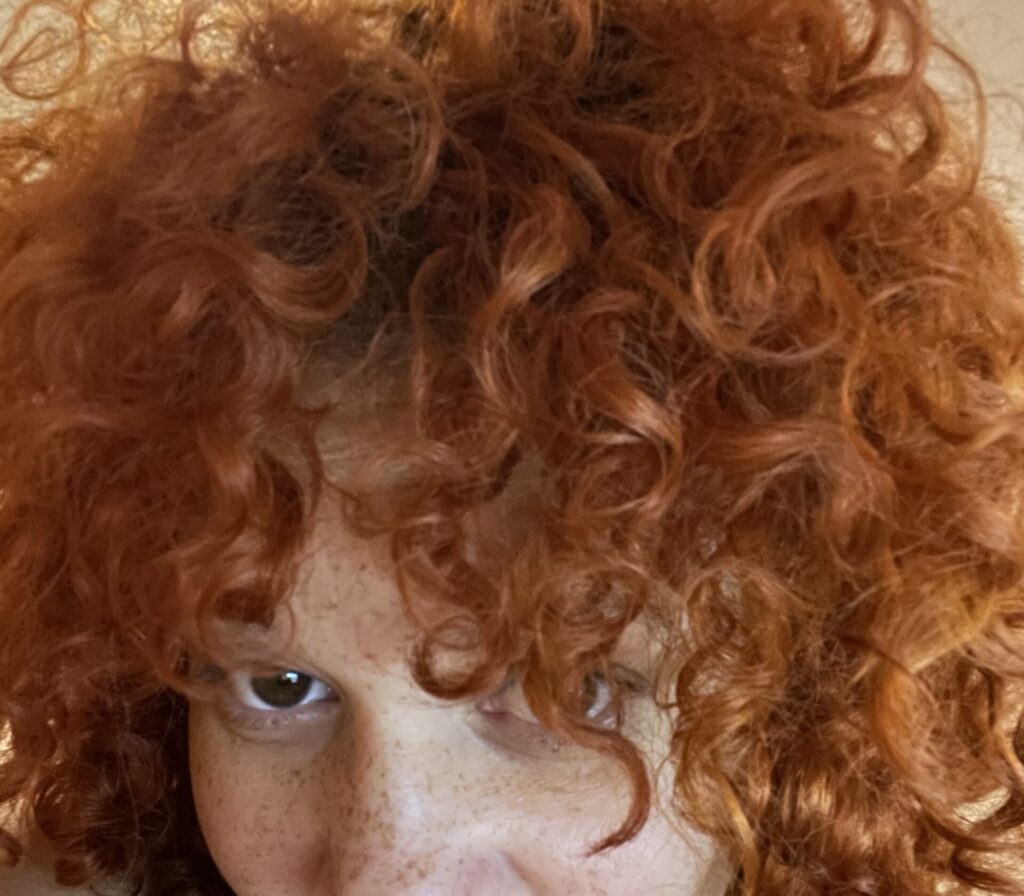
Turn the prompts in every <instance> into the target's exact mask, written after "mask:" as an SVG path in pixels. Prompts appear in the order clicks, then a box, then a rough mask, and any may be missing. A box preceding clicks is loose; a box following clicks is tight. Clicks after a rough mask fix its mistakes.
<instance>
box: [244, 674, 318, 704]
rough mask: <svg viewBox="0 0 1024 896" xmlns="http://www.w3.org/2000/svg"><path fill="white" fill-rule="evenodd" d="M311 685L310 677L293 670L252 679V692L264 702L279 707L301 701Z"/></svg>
mask: <svg viewBox="0 0 1024 896" xmlns="http://www.w3.org/2000/svg"><path fill="white" fill-rule="evenodd" d="M312 686H313V679H312V678H310V677H309V676H308V675H303V674H302V673H301V672H294V671H287V672H281V673H279V674H278V675H271V676H267V677H265V678H254V679H252V690H253V693H255V694H256V696H257V697H259V698H260V700H262V701H263V702H264V703H266V704H268V705H270V706H275V707H277V708H279V709H286V708H288V707H290V706H295V705H296V704H297V703H301V702H302V700H303V699H304V698H305V696H306V695H307V694H308V693H309V689H310V688H311V687H312Z"/></svg>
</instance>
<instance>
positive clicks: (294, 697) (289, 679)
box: [229, 669, 337, 712]
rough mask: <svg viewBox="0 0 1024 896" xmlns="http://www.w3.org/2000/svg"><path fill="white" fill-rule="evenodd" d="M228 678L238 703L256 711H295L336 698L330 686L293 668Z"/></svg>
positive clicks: (236, 673) (236, 675)
mask: <svg viewBox="0 0 1024 896" xmlns="http://www.w3.org/2000/svg"><path fill="white" fill-rule="evenodd" d="M229 679H230V682H231V687H232V690H233V691H234V692H235V696H236V697H237V698H238V700H239V701H240V702H241V703H242V704H243V705H244V706H246V707H247V708H248V709H251V710H256V711H258V712H274V711H281V710H289V709H297V708H298V707H300V706H307V705H309V704H313V703H325V702H328V701H332V700H335V699H337V697H336V694H335V693H334V690H333V689H332V688H331V686H330V685H328V684H326V683H325V682H323V681H321V680H320V679H319V678H314V677H313V676H312V675H307V674H306V673H305V672H300V671H299V670H297V669H279V670H274V671H271V672H270V673H268V674H266V675H253V674H252V673H251V672H249V671H244V670H243V671H237V672H233V673H231V674H230V676H229Z"/></svg>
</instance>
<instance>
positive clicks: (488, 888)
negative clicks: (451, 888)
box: [455, 848, 537, 896]
mask: <svg viewBox="0 0 1024 896" xmlns="http://www.w3.org/2000/svg"><path fill="white" fill-rule="evenodd" d="M456 861H457V873H456V877H455V879H456V882H457V884H458V888H459V889H458V890H457V891H456V892H457V893H458V896H470V894H472V896H537V891H536V890H534V888H533V887H531V886H530V884H529V883H528V882H527V880H526V879H525V878H524V877H523V875H522V874H521V873H520V872H519V870H518V869H517V868H516V866H515V863H514V862H513V861H512V859H511V857H510V856H509V854H508V853H507V852H505V850H503V849H493V848H492V849H484V850H476V851H474V852H471V853H470V852H467V853H465V854H464V855H461V856H459V858H458V859H457V860H456Z"/></svg>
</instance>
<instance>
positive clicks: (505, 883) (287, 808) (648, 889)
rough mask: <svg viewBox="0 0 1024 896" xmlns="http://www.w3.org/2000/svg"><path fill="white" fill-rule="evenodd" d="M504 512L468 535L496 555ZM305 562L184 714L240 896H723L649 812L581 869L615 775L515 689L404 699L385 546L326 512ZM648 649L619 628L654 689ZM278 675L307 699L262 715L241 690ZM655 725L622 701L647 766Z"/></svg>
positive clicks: (704, 847) (199, 799)
mask: <svg viewBox="0 0 1024 896" xmlns="http://www.w3.org/2000/svg"><path fill="white" fill-rule="evenodd" d="M349 439H350V441H351V433H350V436H349ZM513 491H514V490H513ZM509 500H510V499H507V498H503V499H502V500H501V503H500V504H498V505H495V506H492V507H490V508H486V509H485V511H484V512H483V516H482V517H481V519H480V520H479V525H481V526H483V527H484V531H485V532H486V531H488V527H489V530H490V531H492V532H493V533H494V534H495V535H497V534H498V533H501V535H502V537H503V538H504V539H505V541H504V543H505V544H508V542H509V541H510V540H512V541H514V538H510V536H512V535H513V530H515V529H516V525H517V524H516V514H515V513H514V512H510V511H509V506H510V505H509ZM494 543H495V546H496V549H497V540H495V542H494ZM307 561H308V565H307V566H306V567H305V574H304V575H303V577H302V578H303V581H302V582H301V583H300V585H299V587H297V589H296V591H295V593H294V596H293V600H292V604H291V608H292V611H293V619H294V623H295V627H294V629H292V630H291V633H290V636H289V634H287V632H286V629H285V628H282V627H281V626H278V627H277V628H275V629H272V630H271V632H270V633H268V634H257V635H255V636H253V633H252V632H251V631H250V630H244V631H243V630H239V632H238V639H239V640H238V643H240V644H245V648H244V650H245V655H246V657H247V658H251V660H249V659H247V660H246V661H245V662H242V663H240V664H239V667H238V668H237V669H235V670H226V671H227V672H228V674H227V676H226V677H225V678H224V679H223V680H222V681H221V683H220V684H219V685H218V691H217V693H218V697H217V699H216V700H213V701H211V702H205V701H204V702H195V703H193V705H192V706H191V711H190V725H189V727H190V750H191V767H192V777H193V789H194V794H195V799H196V805H197V810H198V814H199V819H200V823H201V826H202V829H203V833H204V835H205V837H206V840H207V843H208V845H209V848H210V850H211V853H212V855H213V857H214V860H215V861H216V863H217V865H218V867H219V868H220V869H221V872H222V874H223V875H224V877H225V878H226V879H227V881H228V883H229V884H230V885H231V886H232V888H233V889H234V890H235V892H236V893H237V894H238V896H341V894H345V896H364V894H373V896H380V894H382V893H387V894H391V896H470V894H473V896H487V894H494V896H499V894H500V896H555V894H560V896H561V894H565V893H574V894H580V896H584V894H593V896H599V894H608V896H611V894H614V896H653V894H657V893H662V892H663V893H666V894H668V893H671V894H675V896H680V894H700V896H718V894H721V893H724V891H725V886H726V877H727V869H726V868H725V867H724V865H723V864H722V863H719V862H718V861H716V860H714V859H713V851H712V849H711V846H710V843H709V841H708V840H707V839H706V838H704V837H702V836H699V835H697V834H696V833H695V832H693V831H689V830H686V829H683V828H682V827H681V826H680V825H679V824H678V822H676V821H674V820H673V819H672V817H671V815H670V814H668V813H667V812H664V811H662V810H661V809H660V808H655V810H654V811H653V812H652V814H651V817H650V819H649V821H648V822H647V824H646V826H645V827H644V828H643V830H642V831H641V833H640V834H639V836H637V837H636V838H635V839H633V840H632V841H630V842H628V843H627V844H625V845H623V846H621V847H618V848H616V849H614V850H611V851H610V852H606V853H604V854H600V855H598V856H594V857H590V858H587V857H586V856H585V853H586V851H587V849H588V847H590V846H592V845H593V844H595V843H596V842H597V841H598V840H599V839H600V838H601V837H602V836H603V835H605V834H607V833H609V832H610V831H611V830H613V829H614V828H615V827H617V825H618V824H619V822H620V821H621V820H622V818H623V817H624V812H625V810H626V808H627V805H628V796H627V794H628V790H627V788H626V783H625V778H624V775H623V774H622V772H621V771H620V769H619V767H618V766H617V765H615V764H614V763H612V762H611V761H610V760H607V759H604V758H602V757H598V756H596V755H595V754H593V753H592V752H589V751H586V750H584V749H582V748H579V747H575V746H572V745H569V744H559V743H558V742H557V741H555V740H554V739H553V738H552V737H551V736H550V735H548V734H547V733H546V732H545V731H544V730H543V729H542V728H540V726H538V725H537V724H536V721H535V720H534V719H533V716H532V714H531V713H530V710H529V707H528V705H527V704H526V702H525V700H524V698H523V697H522V693H521V691H520V690H519V689H518V687H516V686H512V687H510V688H507V689H505V690H504V691H502V692H500V693H494V694H492V695H491V696H490V697H489V698H484V699H482V700H475V701H467V702H464V703H450V702H443V701H439V700H435V699H433V698H431V697H429V696H428V695H426V694H424V693H423V692H422V691H421V690H420V689H419V688H417V687H416V685H415V684H414V682H413V681H412V678H411V676H410V674H409V672H408V664H407V658H408V652H409V648H410V645H411V644H412V643H413V640H414V632H413V630H412V628H411V626H410V625H409V623H408V622H407V621H406V619H405V617H404V616H403V613H402V609H401V606H400V602H399V596H398V590H397V587H396V585H395V583H394V579H393V575H392V568H391V565H390V558H389V555H388V552H387V546H386V543H385V541H383V540H380V539H378V540H370V541H368V540H361V539H359V538H357V537H355V536H354V535H353V534H351V533H350V532H349V531H348V530H347V528H346V527H345V526H344V525H343V524H342V522H341V520H340V518H339V514H338V511H337V509H336V508H333V507H332V505H331V503H330V502H329V501H325V502H324V503H323V505H322V511H321V512H320V513H319V515H318V519H317V521H316V529H315V547H314V549H313V550H312V551H311V552H310V554H309V556H308V558H307ZM648 634H649V633H647V632H645V631H644V629H643V626H642V624H640V623H637V624H635V625H634V627H633V628H632V629H631V630H630V631H627V633H626V636H625V637H624V638H623V641H622V644H621V645H620V649H619V650H618V651H617V652H616V654H615V655H614V659H615V660H616V662H617V663H620V664H621V665H622V667H624V668H629V669H632V670H634V671H637V672H640V673H641V674H642V675H647V674H651V673H653V670H652V669H650V662H651V657H650V656H649V655H648V650H649V648H648V647H647V645H649V644H650V643H651V639H650V638H649V637H648ZM279 669H293V670H298V671H301V672H303V673H305V674H307V675H310V676H313V677H315V678H316V679H318V680H320V681H322V682H323V685H320V684H319V683H317V684H315V685H314V689H313V691H311V693H310V695H308V696H307V697H306V698H305V699H306V701H307V702H306V703H304V704H302V705H299V706H297V707H295V708H289V709H274V708H272V707H269V706H268V705H267V704H266V702H265V701H261V700H260V698H259V695H258V694H257V693H255V692H254V691H253V690H252V676H256V677H259V676H266V675H268V674H273V673H274V672H275V671H277V670H279ZM598 703H600V700H598ZM257 707H258V708H257ZM664 722H665V720H664V719H662V718H659V716H658V711H657V710H656V708H655V707H654V704H653V701H652V699H651V697H650V696H649V695H642V694H641V695H635V696H634V697H633V698H631V699H630V701H629V704H628V707H627V720H626V723H625V727H624V730H625V731H627V732H628V733H631V734H633V735H634V736H635V738H636V741H637V742H638V744H642V745H643V746H644V747H645V749H646V752H647V755H648V757H649V758H650V759H651V761H652V762H657V760H658V759H659V758H661V757H662V756H663V755H664V748H665V744H666V743H667V728H666V726H665V724H664ZM668 774H670V772H669V771H668V770H667V767H666V769H665V770H663V774H662V775H661V776H660V778H659V786H660V788H661V790H662V796H663V797H664V796H665V794H666V793H667V780H666V775H668Z"/></svg>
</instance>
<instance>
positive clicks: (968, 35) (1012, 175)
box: [932, 0, 1024, 234]
mask: <svg viewBox="0 0 1024 896" xmlns="http://www.w3.org/2000/svg"><path fill="white" fill-rule="evenodd" d="M932 10H933V15H934V21H935V23H936V25H937V26H938V27H939V28H940V29H943V30H944V31H945V32H946V34H947V35H948V36H949V37H950V38H952V41H953V42H954V43H955V44H956V47H955V48H956V49H958V50H959V51H960V52H961V53H962V54H963V55H964V56H966V57H967V59H968V60H969V61H970V62H972V63H973V64H974V65H975V67H976V68H977V69H978V73H979V75H980V76H981V78H982V81H983V83H984V86H985V92H986V95H987V96H988V99H989V104H990V108H989V110H988V127H987V135H986V140H987V141H988V146H987V152H986V166H987V168H988V170H989V171H990V172H991V174H992V175H994V176H997V177H999V178H1001V179H1003V181H1002V184H1001V185H1002V186H1003V188H1004V189H1005V190H1006V192H1005V194H1004V195H1005V197H1006V200H1007V202H1008V203H1009V204H1010V206H1011V214H1012V215H1013V217H1014V219H1015V222H1016V223H1017V226H1018V230H1019V231H1020V232H1021V233H1022V234H1024V0H932ZM935 74H936V79H937V80H939V81H940V82H941V80H942V77H943V75H942V72H941V71H938V70H936V71H935Z"/></svg>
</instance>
